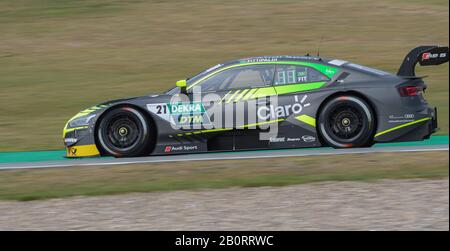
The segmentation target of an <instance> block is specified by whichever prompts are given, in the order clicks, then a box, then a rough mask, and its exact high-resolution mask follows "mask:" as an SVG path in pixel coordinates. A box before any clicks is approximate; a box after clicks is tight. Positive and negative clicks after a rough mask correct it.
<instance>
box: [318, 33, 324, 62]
mask: <svg viewBox="0 0 450 251" xmlns="http://www.w3.org/2000/svg"><path fill="white" fill-rule="evenodd" d="M322 40H323V36H321V37H320V41H319V46H318V48H317V57H320V45H322Z"/></svg>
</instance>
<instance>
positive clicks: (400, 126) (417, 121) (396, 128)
mask: <svg viewBox="0 0 450 251" xmlns="http://www.w3.org/2000/svg"><path fill="white" fill-rule="evenodd" d="M427 120H431V118H423V119H418V120H415V121H412V122H409V123H405V124H402V125H399V126H395V127H392V128H390V129H387V130H385V131H382V132H379V133H377V134H375V137H378V136H381V135H383V134H386V133H389V132H392V131H395V130H398V129H400V128H403V127H407V126H410V125H414V124H417V123H420V122H424V121H427Z"/></svg>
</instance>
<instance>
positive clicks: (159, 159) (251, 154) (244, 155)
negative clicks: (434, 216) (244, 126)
mask: <svg viewBox="0 0 450 251" xmlns="http://www.w3.org/2000/svg"><path fill="white" fill-rule="evenodd" d="M448 150H449V146H448V145H436V146H432V147H430V146H426V147H424V148H419V147H383V148H352V149H339V150H336V149H327V148H324V149H323V150H322V149H318V150H311V149H310V150H303V151H302V150H301V149H298V150H297V149H287V150H274V151H264V152H258V151H244V152H235V153H233V152H228V154H229V155H228V154H226V153H225V154H226V158H225V159H226V160H231V159H232V160H238V159H257V158H280V157H304V156H318V155H343V154H365V153H387V152H429V151H448ZM283 151H290V152H289V153H286V152H284V153H283ZM225 154H224V153H208V154H188V155H175V156H154V157H141V158H134V159H131V158H127V159H112V160H111V159H105V160H101V159H85V160H84V159H83V160H77V161H53V162H45V163H43V162H36V163H33V162H28V163H15V164H14V165H7V164H4V165H0V170H11V169H16V170H17V169H34V168H52V167H73V166H110V165H129V164H146V163H166V162H180V161H203V160H224V155H225ZM232 154H235V155H232Z"/></svg>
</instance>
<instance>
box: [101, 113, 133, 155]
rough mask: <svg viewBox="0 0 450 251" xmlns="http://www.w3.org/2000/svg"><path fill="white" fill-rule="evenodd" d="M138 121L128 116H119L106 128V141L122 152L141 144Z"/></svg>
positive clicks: (112, 119) (111, 120)
mask: <svg viewBox="0 0 450 251" xmlns="http://www.w3.org/2000/svg"><path fill="white" fill-rule="evenodd" d="M138 123H139V122H138V121H137V120H136V119H135V118H134V117H132V116H129V115H126V114H117V115H116V116H114V117H112V118H111V119H110V120H109V121H108V123H107V124H106V126H105V135H106V137H105V138H106V141H107V142H108V144H109V145H110V146H112V147H113V148H116V149H117V150H120V151H127V150H129V149H131V148H133V147H134V146H135V145H136V144H138V143H139V138H140V136H139V135H140V132H141V130H140V127H139V126H138Z"/></svg>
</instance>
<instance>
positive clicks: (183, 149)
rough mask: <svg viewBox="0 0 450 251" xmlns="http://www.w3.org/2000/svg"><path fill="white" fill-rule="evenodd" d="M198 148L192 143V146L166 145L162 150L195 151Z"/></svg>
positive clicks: (167, 151)
mask: <svg viewBox="0 0 450 251" xmlns="http://www.w3.org/2000/svg"><path fill="white" fill-rule="evenodd" d="M195 150H198V146H196V145H192V146H166V147H165V148H164V152H166V153H169V152H180V151H195Z"/></svg>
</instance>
